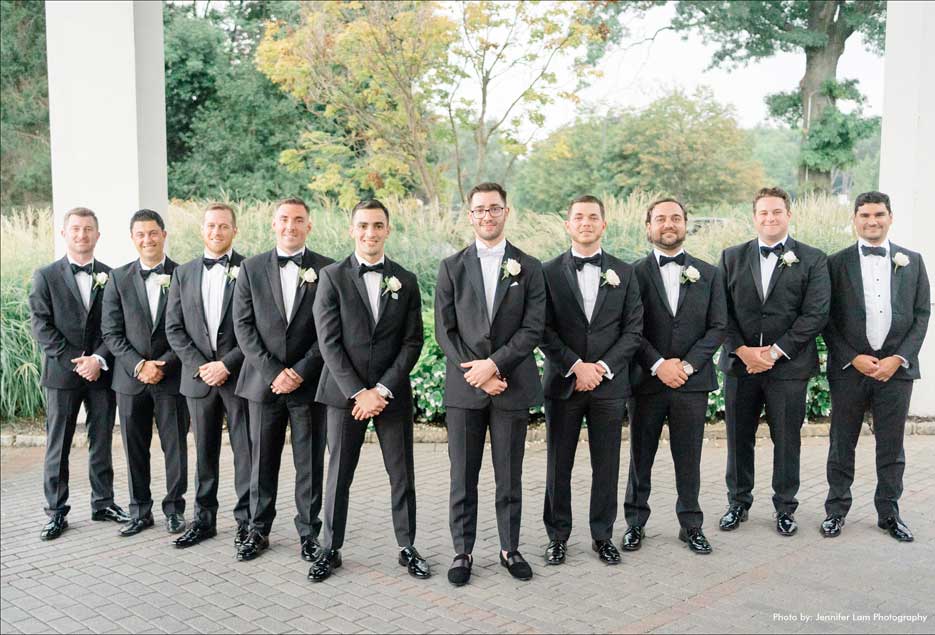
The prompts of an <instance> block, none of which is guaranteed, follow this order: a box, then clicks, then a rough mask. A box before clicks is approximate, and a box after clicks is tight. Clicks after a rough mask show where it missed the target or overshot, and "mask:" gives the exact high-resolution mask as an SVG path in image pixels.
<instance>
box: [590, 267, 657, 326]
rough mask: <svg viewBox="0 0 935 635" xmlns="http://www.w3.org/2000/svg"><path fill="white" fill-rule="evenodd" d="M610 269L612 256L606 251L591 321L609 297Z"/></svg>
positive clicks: (598, 313)
mask: <svg viewBox="0 0 935 635" xmlns="http://www.w3.org/2000/svg"><path fill="white" fill-rule="evenodd" d="M608 269H610V257H609V256H608V255H607V254H606V253H605V254H604V255H603V257H602V258H601V277H600V280H599V281H598V283H597V299H596V300H594V310H593V311H592V312H591V321H592V322H593V321H594V318H596V317H597V316H598V315H600V313H601V307H602V306H604V300H605V299H606V298H607V292H608V289H609V288H610V285H609V284H608V283H607V282H606V278H605V277H604V276H605V275H606V274H607V270H608ZM667 304H668V303H667Z"/></svg>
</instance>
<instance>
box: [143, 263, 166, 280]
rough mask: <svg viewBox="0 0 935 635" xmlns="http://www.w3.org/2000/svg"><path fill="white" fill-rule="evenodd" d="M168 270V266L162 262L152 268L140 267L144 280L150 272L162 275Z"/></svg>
mask: <svg viewBox="0 0 935 635" xmlns="http://www.w3.org/2000/svg"><path fill="white" fill-rule="evenodd" d="M165 272H166V268H165V267H164V266H163V265H162V264H158V265H156V266H155V267H153V268H152V269H140V275H141V276H143V280H146V278H148V277H149V275H150V274H152V273H156V274H159V275H162V274H164V273H165Z"/></svg>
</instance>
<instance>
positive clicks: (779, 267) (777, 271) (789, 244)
mask: <svg viewBox="0 0 935 635" xmlns="http://www.w3.org/2000/svg"><path fill="white" fill-rule="evenodd" d="M758 244H759V243H758ZM786 251H795V241H794V240H792V238H787V239H786V247H785V250H784V251H783V253H785V252H786ZM757 256H759V254H757ZM759 261H760V260H759V257H757V262H759ZM801 264H802V263H797V264H795V265H792V266H793V267H796V266H801ZM786 269H788V267H786V266H784V265H783V264H782V258H778V259H777V261H776V267H775V268H774V269H773V275H771V276H770V277H769V288H768V289H767V290H766V298H767V299H769V296H771V295H772V294H773V289H775V288H776V284H777V283H778V282H779V278H780V277H781V276H782V273H783V271H785V270H786ZM765 301H766V300H764V302H765Z"/></svg>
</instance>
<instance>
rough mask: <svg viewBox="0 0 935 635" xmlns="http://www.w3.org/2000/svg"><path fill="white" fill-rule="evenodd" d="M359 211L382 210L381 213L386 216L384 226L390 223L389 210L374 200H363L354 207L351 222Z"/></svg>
mask: <svg viewBox="0 0 935 635" xmlns="http://www.w3.org/2000/svg"><path fill="white" fill-rule="evenodd" d="M359 209H382V210H383V213H384V214H386V224H387V225H389V223H390V210H388V209H386V205H384V204H383V203H381V202H380V201H378V200H377V199H375V198H365V199H364V200H362V201H361V202H359V203H358V204H357V205H355V206H354V209H352V210H351V221H353V220H354V214H356V213H357V210H359Z"/></svg>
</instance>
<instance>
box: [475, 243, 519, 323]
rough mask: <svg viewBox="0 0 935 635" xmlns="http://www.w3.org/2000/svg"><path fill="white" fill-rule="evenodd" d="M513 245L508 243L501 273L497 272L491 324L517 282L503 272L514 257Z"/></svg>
mask: <svg viewBox="0 0 935 635" xmlns="http://www.w3.org/2000/svg"><path fill="white" fill-rule="evenodd" d="M514 255H515V254H514V250H513V245H511V244H510V242H509V241H507V243H506V248H505V249H504V251H503V262H502V263H501V271H497V290H496V291H495V292H494V296H493V316H492V317H491V320H490V321H491V322H493V321H494V320H495V319H496V317H497V311H498V310H499V309H500V305H501V304H503V298H504V297H506V292H507V291H509V289H510V286H512V284H513V283H514V282H516V280H515V279H514V277H513V276H504V275H503V272H502V268H503V265H505V264H506V261H507V260H509V259H510V258H512V257H513V256H514ZM478 266H480V261H478ZM484 306H487V302H486V301H485V302H484Z"/></svg>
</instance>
